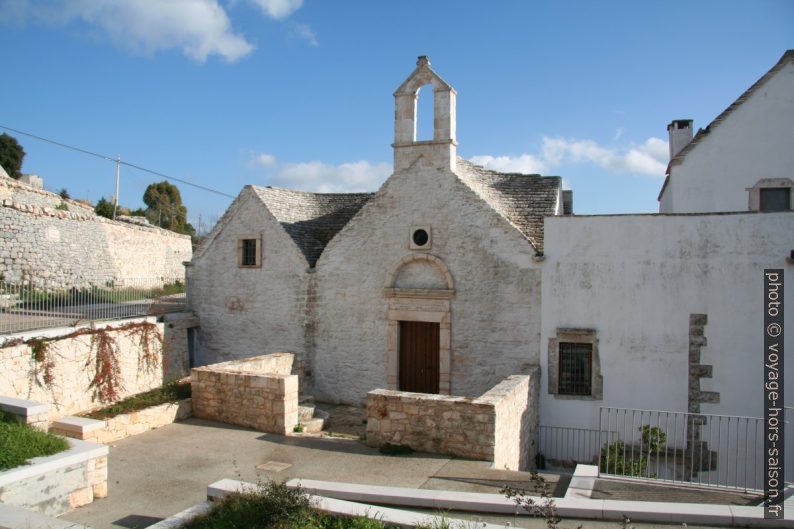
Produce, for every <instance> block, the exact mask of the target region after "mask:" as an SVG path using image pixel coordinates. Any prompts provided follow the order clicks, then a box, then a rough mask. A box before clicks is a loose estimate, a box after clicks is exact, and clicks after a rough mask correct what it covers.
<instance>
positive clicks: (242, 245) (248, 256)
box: [237, 238, 262, 268]
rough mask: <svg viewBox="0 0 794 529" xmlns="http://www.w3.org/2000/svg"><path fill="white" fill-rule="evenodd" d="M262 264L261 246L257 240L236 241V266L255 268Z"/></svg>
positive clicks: (244, 239)
mask: <svg viewBox="0 0 794 529" xmlns="http://www.w3.org/2000/svg"><path fill="white" fill-rule="evenodd" d="M261 264H262V245H261V241H260V239H257V238H241V239H238V240H237V266H239V267H240V268H256V267H259V266H261Z"/></svg>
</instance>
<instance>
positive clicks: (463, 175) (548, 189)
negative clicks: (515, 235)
mask: <svg viewBox="0 0 794 529" xmlns="http://www.w3.org/2000/svg"><path fill="white" fill-rule="evenodd" d="M455 172H456V174H457V175H458V178H459V179H460V180H461V181H462V182H463V183H464V184H466V185H467V186H468V187H469V188H471V189H472V190H473V191H474V192H475V193H477V195H478V196H479V197H480V198H482V199H483V200H484V201H485V202H486V203H488V205H489V206H491V207H492V208H493V209H494V210H496V212H497V213H499V215H501V216H502V217H504V218H505V219H506V220H507V221H508V222H510V224H512V225H513V226H514V227H515V228H516V229H518V231H520V232H521V234H522V235H523V236H524V237H525V238H526V239H527V240H528V241H529V243H530V244H531V245H532V247H533V248H534V249H535V251H537V252H538V253H539V254H542V253H543V218H544V217H548V216H552V215H554V214H555V213H556V212H557V201H558V198H559V196H560V190H561V189H562V179H561V178H560V177H559V176H540V175H537V174H521V173H500V172H497V171H491V170H490V169H485V168H484V167H480V166H479V165H475V164H473V163H471V162H469V161H468V160H464V159H463V158H458V163H457V169H456V171H455Z"/></svg>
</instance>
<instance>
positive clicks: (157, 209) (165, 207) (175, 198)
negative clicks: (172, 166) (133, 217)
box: [143, 181, 196, 235]
mask: <svg viewBox="0 0 794 529" xmlns="http://www.w3.org/2000/svg"><path fill="white" fill-rule="evenodd" d="M143 203H144V204H146V218H148V219H149V222H151V223H152V224H154V225H155V226H160V227H161V228H165V229H167V230H171V231H175V232H177V233H184V234H186V235H194V234H195V233H196V230H195V229H194V228H193V226H191V225H190V223H189V222H188V221H187V208H186V207H185V206H184V205H183V204H182V195H181V194H180V193H179V188H177V187H176V186H175V185H174V184H171V183H169V182H167V181H162V182H158V183H156V184H149V187H147V188H146V192H145V193H144V194H143Z"/></svg>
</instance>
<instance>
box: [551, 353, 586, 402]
mask: <svg viewBox="0 0 794 529" xmlns="http://www.w3.org/2000/svg"><path fill="white" fill-rule="evenodd" d="M559 351H560V364H559V370H560V372H559V387H558V388H557V393H558V394H559V395H590V394H591V393H592V365H593V344H591V343H573V342H560V345H559Z"/></svg>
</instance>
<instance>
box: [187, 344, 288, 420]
mask: <svg viewBox="0 0 794 529" xmlns="http://www.w3.org/2000/svg"><path fill="white" fill-rule="evenodd" d="M293 358H294V355H292V354H290V353H275V354H272V355H263V356H258V357H253V358H247V359H244V360H239V361H231V362H223V363H220V364H213V365H209V366H203V367H197V368H194V369H193V370H192V372H191V375H190V383H191V386H192V397H193V415H194V416H195V417H198V418H201V419H210V420H214V421H221V422H225V423H229V424H236V425H239V426H248V427H251V428H256V429H257V430H261V431H263V432H269V433H277V434H282V435H285V434H287V433H290V432H292V429H293V428H294V427H295V425H297V424H298V376H297V375H290V374H287V373H288V371H289V369H288V367H289V368H291V366H292V361H293ZM285 371H286V372H285Z"/></svg>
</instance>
